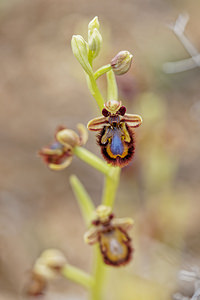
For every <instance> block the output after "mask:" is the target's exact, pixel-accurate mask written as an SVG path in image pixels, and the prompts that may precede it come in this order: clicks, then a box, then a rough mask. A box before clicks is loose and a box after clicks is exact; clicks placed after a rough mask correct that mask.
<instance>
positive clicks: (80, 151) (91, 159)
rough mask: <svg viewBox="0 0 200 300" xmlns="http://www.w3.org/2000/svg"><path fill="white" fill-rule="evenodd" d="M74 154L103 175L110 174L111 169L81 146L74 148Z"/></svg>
mask: <svg viewBox="0 0 200 300" xmlns="http://www.w3.org/2000/svg"><path fill="white" fill-rule="evenodd" d="M74 154H75V155H76V156H78V157H79V158H80V159H82V160H83V161H84V162H86V163H87V164H89V165H90V166H92V167H93V168H95V169H97V170H98V171H100V172H101V173H103V174H105V175H107V174H109V172H110V167H109V166H108V165H107V164H106V163H105V162H104V161H103V160H101V159H100V158H98V157H97V156H96V155H95V154H93V153H92V152H90V151H88V150H87V149H85V148H83V147H79V146H77V147H74Z"/></svg>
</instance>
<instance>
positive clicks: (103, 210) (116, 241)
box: [84, 205, 133, 267]
mask: <svg viewBox="0 0 200 300" xmlns="http://www.w3.org/2000/svg"><path fill="white" fill-rule="evenodd" d="M96 215H97V216H96V219H95V220H94V221H93V222H92V225H93V227H92V228H91V229H90V230H89V231H88V232H86V234H85V236H84V238H85V241H86V243H88V244H90V245H93V244H95V243H99V246H100V250H101V253H102V256H103V260H104V262H105V263H106V264H108V265H111V266H115V267H118V266H121V265H125V264H127V263H128V262H129V261H130V259H131V256H132V251H133V248H132V247H131V238H130V237H129V235H128V233H127V231H128V230H129V229H130V228H131V227H132V225H133V220H132V219H130V218H123V219H117V218H115V217H114V215H113V214H112V213H111V209H110V208H109V207H107V206H104V205H101V206H99V207H98V208H97V211H96Z"/></svg>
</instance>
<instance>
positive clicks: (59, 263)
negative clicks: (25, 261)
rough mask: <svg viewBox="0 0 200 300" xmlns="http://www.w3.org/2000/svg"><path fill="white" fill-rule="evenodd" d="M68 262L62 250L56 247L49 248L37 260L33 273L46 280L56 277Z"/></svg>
mask: <svg viewBox="0 0 200 300" xmlns="http://www.w3.org/2000/svg"><path fill="white" fill-rule="evenodd" d="M66 262H67V260H66V258H65V256H64V255H63V253H62V252H60V251H59V250H56V249H48V250H46V251H44V252H43V253H42V254H41V256H40V257H39V258H38V259H37V260H36V262H35V265H34V267H33V273H34V274H35V275H37V276H39V277H40V278H43V279H44V280H45V281H47V280H50V279H54V278H56V277H57V275H58V274H59V272H60V270H61V269H62V267H64V265H65V264H66Z"/></svg>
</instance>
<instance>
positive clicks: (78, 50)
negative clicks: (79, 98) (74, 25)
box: [71, 35, 92, 75]
mask: <svg viewBox="0 0 200 300" xmlns="http://www.w3.org/2000/svg"><path fill="white" fill-rule="evenodd" d="M71 46H72V51H73V53H74V56H75V57H76V58H77V60H78V61H79V63H80V64H81V66H82V67H83V69H84V70H85V72H86V73H87V74H88V75H92V67H91V65H90V63H89V61H88V51H87V44H86V41H85V40H84V39H83V37H82V36H81V35H73V37H72V41H71Z"/></svg>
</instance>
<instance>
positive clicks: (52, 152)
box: [39, 124, 88, 170]
mask: <svg viewBox="0 0 200 300" xmlns="http://www.w3.org/2000/svg"><path fill="white" fill-rule="evenodd" d="M77 128H78V131H79V135H78V134H77V133H76V132H75V131H73V130H71V129H67V128H65V127H61V126H60V127H59V128H58V130H57V131H56V134H55V142H54V143H52V144H51V145H50V146H47V147H44V148H42V149H41V150H40V151H39V155H40V156H41V157H42V158H43V160H44V162H45V163H46V164H47V165H48V167H49V168H50V169H52V170H63V169H65V168H66V167H68V166H69V165H70V163H71V161H72V158H73V149H74V147H76V146H82V145H84V144H85V143H86V142H87V139H88V134H87V130H86V128H85V126H84V125H82V124H78V125H77Z"/></svg>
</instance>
